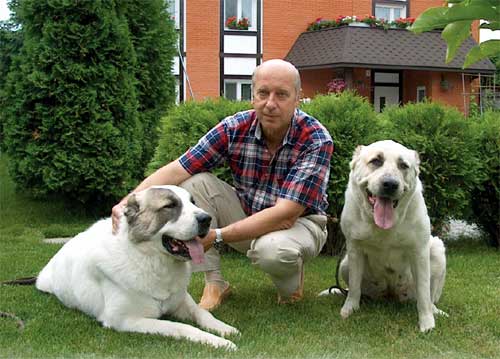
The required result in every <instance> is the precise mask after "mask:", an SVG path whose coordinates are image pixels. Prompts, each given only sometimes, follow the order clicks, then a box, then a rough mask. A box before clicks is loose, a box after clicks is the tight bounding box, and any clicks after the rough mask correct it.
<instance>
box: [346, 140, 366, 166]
mask: <svg viewBox="0 0 500 359" xmlns="http://www.w3.org/2000/svg"><path fill="white" fill-rule="evenodd" d="M363 147H364V146H363V145H359V146H358V147H356V149H355V150H354V153H353V154H352V160H351V163H350V164H349V166H350V167H351V171H352V170H353V169H354V167H356V163H357V162H358V159H359V155H360V154H361V150H362V149H363Z"/></svg>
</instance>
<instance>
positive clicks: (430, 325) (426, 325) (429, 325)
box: [418, 314, 435, 333]
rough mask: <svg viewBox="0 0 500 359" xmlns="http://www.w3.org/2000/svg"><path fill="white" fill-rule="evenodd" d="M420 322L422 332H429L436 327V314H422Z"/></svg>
mask: <svg viewBox="0 0 500 359" xmlns="http://www.w3.org/2000/svg"><path fill="white" fill-rule="evenodd" d="M418 322H419V326H420V331H421V332H422V333H426V332H429V331H431V330H432V329H434V327H435V322H434V316H433V315H432V314H426V315H422V316H420V318H419V321H418Z"/></svg>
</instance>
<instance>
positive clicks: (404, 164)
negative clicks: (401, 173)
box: [399, 162, 410, 170]
mask: <svg viewBox="0 0 500 359" xmlns="http://www.w3.org/2000/svg"><path fill="white" fill-rule="evenodd" d="M399 168H401V169H402V170H407V169H408V168H410V166H408V164H407V163H406V162H399Z"/></svg>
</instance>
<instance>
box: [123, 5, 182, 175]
mask: <svg viewBox="0 0 500 359" xmlns="http://www.w3.org/2000/svg"><path fill="white" fill-rule="evenodd" d="M167 5H168V2H167V1H165V0H148V1H139V0H120V6H123V7H124V10H123V12H124V14H125V16H126V17H127V22H128V27H129V30H130V36H131V39H132V46H133V47H134V51H135V54H136V57H137V62H136V67H135V78H136V80H137V82H136V86H135V90H136V95H137V102H138V106H139V107H138V111H139V121H140V123H141V125H142V127H143V130H144V135H145V140H144V141H143V142H142V144H141V146H142V158H141V160H140V162H141V164H143V165H142V166H141V171H143V170H144V168H145V166H146V164H147V163H148V162H149V161H150V160H151V157H152V156H153V153H154V150H155V148H156V145H157V143H158V133H159V124H160V121H161V118H162V117H163V116H165V114H166V112H167V110H168V108H169V107H170V106H172V105H174V104H175V97H176V95H175V77H174V75H173V74H172V66H173V58H174V56H175V55H176V44H177V33H176V31H175V28H174V22H173V21H172V20H171V19H170V15H169V13H168V10H167Z"/></svg>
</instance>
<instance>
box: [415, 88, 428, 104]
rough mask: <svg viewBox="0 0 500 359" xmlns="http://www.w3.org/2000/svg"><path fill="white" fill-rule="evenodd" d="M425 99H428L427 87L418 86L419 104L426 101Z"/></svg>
mask: <svg viewBox="0 0 500 359" xmlns="http://www.w3.org/2000/svg"><path fill="white" fill-rule="evenodd" d="M425 97H426V93H425V86H418V87H417V102H422V101H424V100H425Z"/></svg>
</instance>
